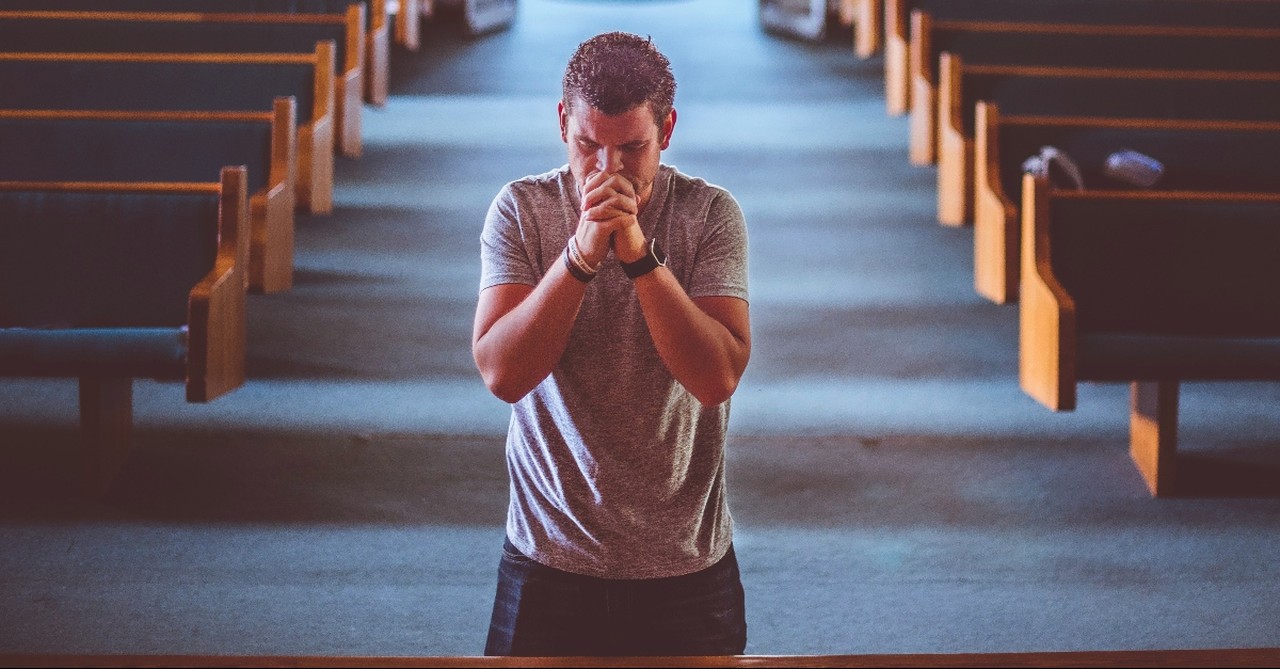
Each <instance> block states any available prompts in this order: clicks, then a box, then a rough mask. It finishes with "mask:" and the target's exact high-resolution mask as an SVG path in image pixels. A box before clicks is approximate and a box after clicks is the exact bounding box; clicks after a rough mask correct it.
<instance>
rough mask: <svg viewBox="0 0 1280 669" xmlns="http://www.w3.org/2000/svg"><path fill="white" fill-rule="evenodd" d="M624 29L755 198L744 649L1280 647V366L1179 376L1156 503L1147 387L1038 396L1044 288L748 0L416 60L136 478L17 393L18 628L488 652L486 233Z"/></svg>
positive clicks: (692, 125)
mask: <svg viewBox="0 0 1280 669" xmlns="http://www.w3.org/2000/svg"><path fill="white" fill-rule="evenodd" d="M606 29H624V30H631V31H634V32H640V33H645V34H652V35H653V36H654V38H655V40H656V41H657V43H658V45H659V46H660V47H661V48H663V49H664V50H665V51H667V53H668V54H669V55H670V56H671V58H672V61H673V63H674V67H675V69H676V73H677V76H678V77H679V80H680V88H679V91H678V93H677V107H678V109H679V112H680V116H679V123H678V125H677V128H676V135H675V140H674V143H673V146H672V148H671V150H670V151H669V152H668V153H667V155H666V160H667V161H668V162H671V163H673V164H675V165H677V166H679V167H681V168H682V169H684V170H685V171H688V172H691V173H695V174H699V175H702V176H705V177H706V178H708V179H710V180H712V181H714V182H717V183H720V184H721V185H724V186H726V187H727V188H729V189H730V190H731V191H733V192H734V193H735V194H736V195H737V196H738V198H739V200H740V201H741V203H742V205H743V208H744V210H745V212H746V214H747V218H748V225H749V229H750V234H751V263H752V264H751V281H752V286H751V288H752V294H753V299H752V316H753V326H754V334H755V351H754V355H753V358H752V361H751V365H750V367H749V368H748V371H747V374H746V376H745V377H744V379H743V383H742V385H741V387H740V389H739V391H738V393H737V395H736V396H735V398H734V400H733V402H734V404H733V415H732V420H731V429H732V438H731V443H730V481H729V486H730V495H731V505H732V508H733V510H734V515H735V519H736V522H737V545H738V551H739V557H740V560H741V563H742V568H743V574H744V581H745V585H746V589H747V598H748V600H747V601H748V609H749V610H748V624H749V636H750V640H749V642H748V646H747V651H748V652H749V653H752V654H770V655H772V654H809V653H824V654H825V653H830V654H847V653H917V652H999V651H1052V650H1091V649H1105V650H1111V649H1156V648H1171V649H1177V648H1206V647H1263V646H1267V647H1274V646H1280V625H1278V624H1277V622H1276V621H1277V620H1280V559H1278V558H1277V556H1278V555H1280V532H1277V530H1280V411H1277V409H1276V407H1277V406H1280V385H1278V384H1265V383H1252V384H1207V383H1206V384H1188V385H1186V386H1184V389H1183V399H1182V422H1181V429H1182V432H1181V437H1182V447H1181V448H1182V452H1183V457H1182V461H1181V462H1182V466H1183V470H1184V473H1185V477H1184V483H1185V487H1184V492H1183V494H1181V495H1179V496H1178V497H1176V498H1171V499H1160V500H1154V499H1152V498H1150V497H1149V496H1148V494H1147V492H1146V489H1145V488H1144V487H1143V484H1142V482H1141V480H1140V478H1139V477H1138V474H1137V473H1136V471H1135V470H1134V468H1133V466H1132V465H1131V463H1130V461H1129V459H1128V453H1127V401H1128V398H1127V389H1126V388H1125V387H1123V386H1119V385H1112V384H1086V385H1083V386H1082V387H1081V390H1080V405H1079V409H1078V410H1077V411H1075V412H1071V413H1063V414H1054V413H1052V412H1050V411H1048V410H1046V409H1044V408H1042V407H1041V406H1039V405H1038V404H1036V403H1035V402H1033V401H1032V400H1031V399H1029V398H1028V397H1027V396H1026V395H1024V394H1023V393H1022V392H1021V391H1020V390H1019V388H1018V385H1017V379H1016V325H1017V311H1016V306H1005V307H1001V306H995V305H991V304H989V303H986V302H984V301H983V300H981V299H980V298H978V297H977V296H976V295H975V294H974V292H973V290H972V287H971V286H972V273H971V272H972V264H971V263H972V261H971V252H972V243H971V242H972V239H971V237H972V235H971V231H970V230H967V229H948V228H943V227H940V226H938V225H937V224H936V223H935V222H934V171H933V170H932V169H925V168H913V167H910V166H909V165H908V164H907V157H906V133H907V125H906V120H905V119H901V118H890V117H887V116H886V115H885V113H884V101H883V94H882V79H881V69H880V68H881V62H880V61H879V60H878V59H876V60H870V61H860V60H858V59H857V58H856V57H854V56H853V55H852V53H851V50H850V48H849V46H848V42H847V41H846V40H844V39H843V38H840V39H833V41H831V42H829V43H827V44H820V45H812V44H806V43H801V42H795V41H790V40H787V39H783V38H780V37H777V36H773V35H767V34H764V33H762V32H761V31H760V29H759V28H758V26H757V25H756V22H755V14H754V3H753V2H749V1H748V0H686V1H683V2H680V1H675V0H669V1H652V2H634V3H623V2H589V1H587V0H575V1H571V0H521V9H520V15H519V17H518V19H517V24H516V26H515V28H514V29H513V30H511V31H509V32H504V33H499V34H494V35H490V36H487V37H484V38H480V39H474V40H471V39H463V38H459V37H455V36H452V35H450V34H449V33H448V32H447V30H445V29H444V28H442V27H439V26H437V27H429V29H428V31H427V33H426V35H425V40H424V41H425V46H424V49H423V50H422V51H421V52H419V53H413V54H411V53H407V52H397V53H396V54H395V55H394V58H393V63H392V65H393V76H392V87H391V88H392V97H391V100H390V102H389V103H388V105H387V106H386V107H385V108H383V109H366V110H365V112H364V122H365V130H366V132H365V142H366V144H365V155H364V156H363V157H362V158H361V159H359V160H358V161H353V160H341V161H340V162H339V165H338V177H337V178H338V186H337V190H336V193H335V198H336V208H335V211H334V213H333V214H332V215H331V216H327V217H303V218H302V219H301V220H300V221H299V229H298V255H297V269H298V272H297V281H296V287H295V288H294V289H293V290H292V291H289V292H287V293H284V294H278V295H272V296H253V297H251V298H250V302H249V308H250V319H251V322H250V344H249V354H250V367H249V371H250V379H249V381H248V383H246V385H245V386H244V387H243V388H241V389H239V390H237V391H236V392H234V393H232V394H231V395H228V396H226V397H224V398H221V399H219V400H217V401H215V402H213V403H210V404H207V405H190V404H186V403H184V402H183V401H182V393H181V389H180V387H179V386H177V385H175V384H167V383H156V382H149V381H139V382H137V384H136V386H135V406H136V416H135V422H136V429H137V435H136V445H135V450H134V453H133V456H132V459H131V461H130V463H129V467H128V469H127V470H126V471H125V473H124V476H123V479H122V481H121V483H122V485H121V486H120V491H119V493H118V494H117V495H116V496H114V497H113V498H111V499H109V500H106V501H102V502H88V501H84V500H82V499H81V498H79V497H78V496H77V494H76V481H75V478H74V475H75V463H76V432H75V429H76V404H75V403H76V390H75V383H74V382H73V381H41V380H21V379H6V380H3V381H2V382H0V443H2V444H3V446H2V447H0V545H2V546H3V549H2V550H0V601H2V602H3V604H4V605H3V606H0V652H8V653H29V652H59V653H211V654H212V653H217V654H293V655H320V654H350V655H475V654H479V653H480V652H481V649H482V646H483V640H484V634H485V630H486V625H487V619H488V613H489V607H490V605H491V601H492V600H491V598H492V595H493V586H494V580H495V568H496V563H497V557H498V548H499V545H500V542H501V538H502V521H503V514H504V513H505V506H506V479H505V471H504V469H503V458H502V443H503V434H504V430H505V426H506V421H507V417H508V408H507V407H506V405H504V404H503V403H502V402H500V401H498V400H496V399H494V398H492V397H491V396H489V395H488V394H487V392H486V391H485V389H484V386H483V384H482V383H481V382H480V380H479V377H478V375H477V374H476V372H475V371H474V367H473V365H472V362H471V358H470V353H469V340H470V325H471V317H472V310H473V309H474V305H475V296H476V282H477V280H478V250H479V246H478V234H479V226H480V222H481V219H482V217H483V214H484V211H485V208H486V207H487V205H488V202H489V200H490V199H491V198H492V196H493V194H494V193H495V192H496V191H497V189H498V188H499V187H500V186H501V185H502V184H503V183H504V182H505V181H507V180H509V179H512V178H516V177H519V176H521V175H524V174H527V173H532V172H540V171H543V170H545V169H548V168H550V167H554V166H556V165H559V164H561V163H562V162H563V161H564V149H563V145H561V144H560V142H559V137H558V134H557V131H556V125H555V116H554V114H555V101H556V98H557V96H558V91H559V89H558V86H559V74H560V71H561V68H562V67H563V63H564V61H565V60H566V59H567V57H568V55H569V53H570V52H571V51H572V48H573V46H574V45H576V44H577V42H578V41H580V40H581V39H583V38H585V37H587V36H589V35H591V34H594V33H596V32H599V31H601V30H606Z"/></svg>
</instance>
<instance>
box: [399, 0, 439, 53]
mask: <svg viewBox="0 0 1280 669" xmlns="http://www.w3.org/2000/svg"><path fill="white" fill-rule="evenodd" d="M430 11H431V7H430V0H426V1H425V3H424V0H396V2H395V19H394V26H395V27H394V35H395V40H396V44H399V45H401V46H403V47H404V48H406V49H408V50H409V51H417V50H418V49H419V48H420V46H421V43H422V32H421V31H422V19H424V18H426V17H427V16H429V15H430Z"/></svg>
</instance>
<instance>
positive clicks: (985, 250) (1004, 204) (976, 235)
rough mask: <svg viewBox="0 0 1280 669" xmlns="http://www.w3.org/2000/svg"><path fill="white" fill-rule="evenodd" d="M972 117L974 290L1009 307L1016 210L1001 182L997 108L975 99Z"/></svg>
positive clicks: (1014, 286)
mask: <svg viewBox="0 0 1280 669" xmlns="http://www.w3.org/2000/svg"><path fill="white" fill-rule="evenodd" d="M974 114H975V119H976V125H975V128H974V132H975V135H974V143H973V145H974V149H973V152H974V156H973V184H974V185H973V286H974V290H976V291H977V293H978V294H979V295H981V296H983V297H985V298H987V299H988V300H991V301H992V302H994V303H996V304H1008V303H1010V302H1014V301H1016V300H1017V299H1018V276H1019V271H1018V263H1019V260H1018V258H1019V255H1018V254H1019V246H1020V241H1019V240H1020V239H1021V236H1022V234H1021V229H1020V221H1019V220H1018V208H1017V207H1016V206H1014V204H1013V201H1012V200H1011V199H1010V197H1009V195H1008V194H1006V193H1005V191H1004V186H1003V185H1002V184H1001V181H1000V164H999V160H1000V145H999V142H1000V137H999V131H998V128H999V125H1000V111H999V108H998V106H997V105H995V104H991V103H987V102H982V101H979V102H978V103H977V105H976V107H975V110H974Z"/></svg>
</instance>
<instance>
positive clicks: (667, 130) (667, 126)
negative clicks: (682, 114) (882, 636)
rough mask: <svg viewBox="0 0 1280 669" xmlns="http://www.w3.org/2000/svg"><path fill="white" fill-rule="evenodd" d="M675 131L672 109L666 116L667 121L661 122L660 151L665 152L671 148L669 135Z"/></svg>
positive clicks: (674, 111) (674, 112)
mask: <svg viewBox="0 0 1280 669" xmlns="http://www.w3.org/2000/svg"><path fill="white" fill-rule="evenodd" d="M675 129H676V110H675V108H674V107H673V108H672V109H671V113H670V114H667V120H666V121H663V122H662V150H663V151H666V150H667V147H668V146H671V133H672V132H673V131H674V130H675Z"/></svg>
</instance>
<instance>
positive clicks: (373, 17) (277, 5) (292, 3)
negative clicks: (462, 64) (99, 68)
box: [0, 0, 419, 105]
mask: <svg viewBox="0 0 1280 669" xmlns="http://www.w3.org/2000/svg"><path fill="white" fill-rule="evenodd" d="M355 3H361V4H364V5H365V6H366V9H365V16H366V17H368V20H369V24H368V26H366V28H365V39H364V41H365V56H364V57H365V63H366V65H367V68H366V69H367V76H366V77H365V98H366V99H367V100H368V101H369V102H370V103H372V104H376V105H383V104H386V102H387V83H388V82H387V79H388V72H389V69H390V43H389V28H388V25H387V7H386V3H385V1H378V2H375V1H372V0H0V11H46V12H53V11H57V12H201V13H219V14H254V13H259V14H334V15H343V14H345V13H346V11H347V7H348V6H349V5H352V4H355ZM407 16H408V15H406V18H407ZM399 23H404V24H405V25H404V26H403V27H402V26H400V25H399ZM418 25H419V22H418V21H413V22H410V21H407V20H405V21H398V22H397V26H396V31H395V32H396V39H397V41H398V42H400V43H401V44H403V45H404V46H405V47H406V48H408V49H410V50H413V51H417V50H418V29H417V28H418Z"/></svg>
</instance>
